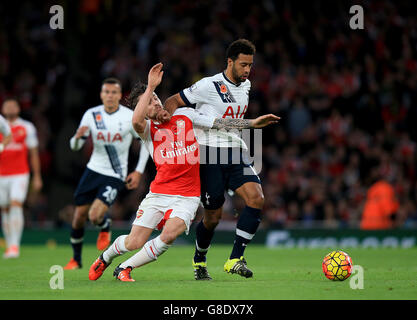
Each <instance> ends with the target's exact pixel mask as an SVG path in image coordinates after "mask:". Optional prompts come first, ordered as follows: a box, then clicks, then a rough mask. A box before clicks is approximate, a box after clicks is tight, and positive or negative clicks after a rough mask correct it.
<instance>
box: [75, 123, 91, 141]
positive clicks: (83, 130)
mask: <svg viewBox="0 0 417 320" xmlns="http://www.w3.org/2000/svg"><path fill="white" fill-rule="evenodd" d="M87 131H88V126H82V127H79V128H78V130H77V132H76V133H75V139H80V138H81V137H84V136H85V134H86V133H87Z"/></svg>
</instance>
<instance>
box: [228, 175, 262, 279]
mask: <svg viewBox="0 0 417 320" xmlns="http://www.w3.org/2000/svg"><path fill="white" fill-rule="evenodd" d="M236 193H237V194H238V195H239V196H240V197H242V198H243V200H244V201H245V204H246V207H245V208H244V209H243V211H242V213H241V214H240V216H239V220H238V222H237V225H236V236H235V241H234V244H233V250H232V253H231V254H230V257H229V259H228V260H227V261H226V263H225V265H224V270H225V271H226V272H228V273H237V274H239V275H241V276H243V277H246V278H250V277H252V276H253V273H252V271H251V270H250V269H248V268H247V266H246V260H245V259H244V258H243V255H244V251H245V248H246V246H247V245H248V244H249V242H250V241H251V240H252V238H253V237H254V236H255V233H256V230H257V229H258V227H259V224H260V222H261V212H262V208H263V205H264V195H263V192H262V187H261V185H260V184H259V183H255V182H247V183H245V184H243V185H242V186H241V187H239V188H238V189H236Z"/></svg>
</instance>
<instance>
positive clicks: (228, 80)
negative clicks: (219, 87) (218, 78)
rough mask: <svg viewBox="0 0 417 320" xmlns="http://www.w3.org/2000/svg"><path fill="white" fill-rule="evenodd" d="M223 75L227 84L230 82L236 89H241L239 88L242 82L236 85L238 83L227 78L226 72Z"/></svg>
mask: <svg viewBox="0 0 417 320" xmlns="http://www.w3.org/2000/svg"><path fill="white" fill-rule="evenodd" d="M222 74H223V78H224V79H225V80H226V81H227V82H229V83H231V84H233V85H234V86H235V87H239V86H240V84H241V82H239V83H238V84H236V83H234V82H233V81H232V80H230V79H229V78H228V77H227V76H226V74H225V73H224V71H223V72H222Z"/></svg>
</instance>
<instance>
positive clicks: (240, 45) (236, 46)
mask: <svg viewBox="0 0 417 320" xmlns="http://www.w3.org/2000/svg"><path fill="white" fill-rule="evenodd" d="M255 52H256V48H255V45H254V44H253V43H252V42H250V41H249V40H246V39H238V40H236V41H233V42H232V43H231V44H230V45H229V47H228V48H227V51H226V59H228V58H230V59H232V60H233V61H235V60H236V59H237V57H238V56H239V54H241V53H242V54H248V55H254V54H255Z"/></svg>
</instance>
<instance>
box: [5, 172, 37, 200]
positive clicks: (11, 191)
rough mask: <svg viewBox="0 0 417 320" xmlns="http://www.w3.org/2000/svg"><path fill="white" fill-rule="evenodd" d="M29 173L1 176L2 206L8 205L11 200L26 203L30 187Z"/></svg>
mask: <svg viewBox="0 0 417 320" xmlns="http://www.w3.org/2000/svg"><path fill="white" fill-rule="evenodd" d="M29 178H30V176H29V174H28V173H26V174H16V175H10V176H0V207H8V206H9V205H10V202H11V201H12V200H13V201H18V202H20V203H24V202H25V200H26V195H27V193H28V187H29Z"/></svg>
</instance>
